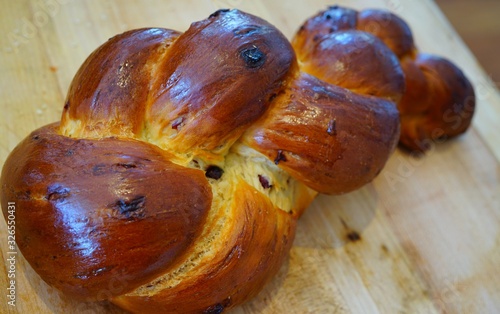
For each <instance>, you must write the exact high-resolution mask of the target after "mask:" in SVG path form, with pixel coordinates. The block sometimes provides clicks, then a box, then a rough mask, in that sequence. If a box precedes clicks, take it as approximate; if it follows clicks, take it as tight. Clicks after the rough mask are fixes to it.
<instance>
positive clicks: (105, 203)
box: [1, 10, 403, 313]
mask: <svg viewBox="0 0 500 314" xmlns="http://www.w3.org/2000/svg"><path fill="white" fill-rule="evenodd" d="M372 44H373V47H372V46H371V45H372ZM369 47H371V48H370V49H371V50H370V51H371V52H372V53H373V56H374V57H376V60H377V62H379V63H380V64H382V65H384V68H383V69H382V70H381V71H383V74H384V75H386V76H385V78H386V80H385V81H384V82H383V84H384V85H383V86H384V90H386V91H387V95H395V94H397V93H400V92H402V91H401V90H400V89H401V86H403V84H402V80H403V76H402V71H401V68H400V67H399V63H398V62H395V61H394V60H393V59H394V57H393V55H392V53H391V52H390V51H388V49H386V48H385V46H383V45H381V44H380V43H377V42H375V43H370V46H369ZM381 84H382V83H381ZM353 89H354V90H356V88H353ZM384 95H385V94H384ZM377 96H378V95H377ZM380 96H382V95H380ZM387 98H388V99H391V97H387ZM393 98H397V97H396V96H393ZM388 99H384V98H382V97H374V96H363V95H361V94H358V93H356V92H353V91H350V90H348V89H345V88H342V87H338V86H335V85H332V84H329V83H326V82H324V81H321V80H319V79H317V78H315V77H313V76H311V75H309V74H305V73H303V72H301V71H300V69H299V66H298V63H297V60H296V57H295V54H294V51H293V49H292V47H291V45H290V43H289V42H288V41H287V39H286V38H285V37H284V36H283V35H282V34H281V33H280V32H279V31H278V30H277V29H276V28H274V27H273V26H272V25H270V24H269V23H267V22H265V21H263V20H262V19H260V18H258V17H255V16H252V15H249V14H245V13H243V12H240V11H237V10H231V11H229V10H221V11H217V12H215V13H214V14H212V15H211V16H210V17H209V18H208V19H206V20H202V21H200V22H196V23H193V24H192V25H191V27H190V28H189V29H188V30H187V31H186V32H185V33H179V32H176V31H172V30H167V29H159V28H148V29H138V30H132V31H129V32H126V33H124V34H121V35H118V36H116V37H113V38H111V39H110V40H109V41H107V42H106V43H105V44H103V45H102V46H101V47H99V48H98V49H97V50H95V51H94V52H93V53H92V54H91V55H90V56H89V57H88V59H87V60H86V61H85V62H84V63H83V65H82V66H81V68H80V69H79V71H78V72H77V74H76V75H75V77H74V79H73V81H72V83H71V86H70V88H69V92H68V96H67V100H66V103H65V105H64V110H63V114H62V119H61V122H59V123H54V124H51V125H48V126H45V127H42V128H40V129H38V130H36V131H34V132H33V133H32V134H31V135H29V136H28V137H27V138H26V139H25V140H24V141H22V142H21V143H20V144H19V145H18V146H17V147H16V148H15V149H14V151H13V152H12V153H11V154H10V156H9V157H8V159H7V161H6V163H5V165H4V168H3V172H2V177H1V201H2V204H3V205H5V204H6V203H7V201H13V200H15V201H16V202H17V207H18V209H17V217H16V218H17V225H16V228H17V229H16V230H17V235H18V237H17V242H18V246H19V248H20V250H21V251H22V253H23V255H24V257H25V258H26V259H27V260H28V262H29V263H30V264H31V266H32V267H33V268H34V270H35V271H36V272H37V273H38V274H39V275H40V276H41V277H42V279H43V280H45V281H46V282H47V283H48V284H49V285H51V286H54V287H55V288H57V289H60V290H61V291H63V292H64V293H66V294H68V295H70V296H72V297H75V298H79V299H84V300H104V299H109V300H111V302H113V303H115V304H117V305H119V306H121V307H123V308H125V309H127V310H129V311H131V312H141V313H145V312H146V313H147V312H151V313H159V312H173V313H191V312H195V313H197V312H203V311H205V312H206V313H220V312H221V311H222V310H223V309H224V308H230V307H233V306H236V305H238V304H240V303H242V302H244V301H246V300H248V299H249V298H251V297H252V296H254V295H255V294H256V293H257V292H259V291H260V289H261V288H262V286H263V285H264V284H265V282H266V281H267V280H269V279H270V278H271V277H272V276H273V275H274V274H275V273H276V272H277V271H278V269H279V267H280V265H281V264H282V262H283V260H284V258H285V257H286V255H287V253H288V251H289V249H290V246H291V244H292V241H293V238H294V234H295V226H296V221H297V219H298V217H299V216H300V215H301V213H302V211H303V210H304V209H305V208H306V207H307V206H308V205H309V204H310V202H311V201H312V200H313V199H314V197H315V196H316V194H317V192H323V193H330V194H335V193H344V192H348V191H351V190H353V189H356V188H358V187H360V186H362V185H363V184H365V183H367V182H369V181H370V180H372V179H373V178H374V177H375V176H376V175H377V174H378V172H380V170H381V169H382V167H383V166H384V164H385V162H386V160H387V159H388V157H389V155H390V154H391V152H392V151H393V149H394V147H395V145H396V143H397V139H398V137H399V115H398V111H397V109H396V107H395V104H394V103H393V102H392V101H390V100H388ZM4 215H6V208H5V207H4Z"/></svg>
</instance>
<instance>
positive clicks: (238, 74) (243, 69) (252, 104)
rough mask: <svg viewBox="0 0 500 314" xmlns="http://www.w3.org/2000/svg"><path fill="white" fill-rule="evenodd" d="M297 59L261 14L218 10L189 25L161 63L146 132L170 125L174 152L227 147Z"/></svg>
mask: <svg viewBox="0 0 500 314" xmlns="http://www.w3.org/2000/svg"><path fill="white" fill-rule="evenodd" d="M207 52H210V54H207ZM214 56H215V57H214ZM295 62H296V61H295V55H294V53H293V49H292V48H291V46H290V43H289V42H288V40H287V39H286V38H285V37H284V36H283V34H281V33H280V32H279V31H278V30H277V29H276V28H274V27H273V26H272V25H270V24H269V23H267V22H265V21H264V20H262V19H260V18H258V17H255V16H252V15H249V14H241V13H240V12H239V11H236V10H231V11H226V10H221V11H218V12H217V13H216V14H212V15H211V16H210V17H209V18H208V19H206V20H203V21H200V22H196V23H193V24H192V25H191V27H190V28H189V29H188V30H187V31H186V32H185V33H184V34H182V35H181V36H180V37H179V39H178V40H177V41H176V42H175V43H174V45H173V46H172V47H171V49H169V51H168V53H167V54H166V56H165V58H164V61H163V62H162V63H160V65H159V69H158V74H159V75H158V76H157V77H156V79H155V81H154V82H153V86H152V95H153V100H152V105H151V108H149V110H148V112H147V116H146V119H147V121H148V122H149V126H150V127H149V128H150V130H149V132H150V133H151V134H150V136H151V137H153V138H158V137H161V136H162V134H165V133H167V134H168V132H172V129H175V130H176V132H175V136H173V137H172V138H171V140H170V142H169V146H171V147H173V149H174V150H176V151H194V152H195V153H198V154H200V151H209V152H210V151H216V152H217V153H219V154H220V153H221V152H224V151H227V149H228V148H229V147H230V146H231V145H232V144H233V143H234V142H235V141H236V140H237V139H238V137H239V136H240V135H241V134H242V133H243V131H244V129H245V127H247V126H248V125H249V124H250V123H252V122H254V121H255V120H257V119H258V118H259V117H260V116H261V115H262V114H263V113H264V111H265V110H266V109H267V107H268V105H269V99H270V98H271V96H272V95H273V94H276V93H278V92H279V90H280V89H282V86H283V85H284V83H285V79H286V78H287V76H288V75H289V72H290V71H291V70H292V69H294V67H293V64H294V63H295ZM187 91H189V92H187ZM200 139H203V140H202V141H200Z"/></svg>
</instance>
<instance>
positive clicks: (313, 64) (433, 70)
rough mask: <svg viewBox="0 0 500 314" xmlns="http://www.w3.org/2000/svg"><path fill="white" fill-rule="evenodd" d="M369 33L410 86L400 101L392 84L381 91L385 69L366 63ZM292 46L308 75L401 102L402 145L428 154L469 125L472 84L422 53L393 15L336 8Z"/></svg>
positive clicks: (314, 22)
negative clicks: (386, 50) (363, 40)
mask: <svg viewBox="0 0 500 314" xmlns="http://www.w3.org/2000/svg"><path fill="white" fill-rule="evenodd" d="M367 33H369V34H372V35H373V36H375V37H377V38H378V39H380V41H381V42H383V43H384V44H385V45H386V46H387V47H388V48H389V49H390V50H392V51H393V52H394V54H395V55H396V57H397V59H398V60H399V62H400V64H401V67H402V69H403V72H404V77H405V83H404V84H405V87H406V88H405V92H404V94H403V97H402V98H401V99H400V100H398V99H397V98H395V97H394V96H393V94H392V92H391V88H390V87H391V86H382V88H378V86H380V82H379V81H380V80H385V79H386V78H384V77H381V75H383V72H381V73H379V72H378V71H377V69H380V68H382V67H383V66H385V65H383V64H382V63H381V62H376V63H370V64H368V63H367V62H363V61H362V58H364V55H366V54H372V53H371V51H370V49H368V50H367V49H366V47H365V46H366V45H365V44H363V43H360V42H359V38H360V37H368V36H369V35H368V34H367ZM367 40H371V41H375V39H373V38H370V39H367ZM333 43H335V44H333ZM292 45H293V48H294V49H295V51H296V53H297V57H298V59H299V61H300V62H301V64H302V66H301V69H302V70H303V71H304V72H306V73H310V74H312V75H314V76H316V77H318V78H319V79H321V80H325V81H326V82H329V83H332V84H336V85H339V86H343V87H347V88H351V87H354V88H356V89H357V90H358V91H359V92H361V93H364V94H369V95H377V96H381V97H389V98H391V99H393V100H396V101H398V109H399V111H400V113H401V138H400V143H401V144H402V145H403V146H405V147H407V148H409V149H411V150H416V151H424V150H426V149H428V148H430V147H431V144H432V141H434V140H438V139H439V140H442V139H446V138H451V137H454V136H457V135H459V134H462V133H463V132H465V130H467V128H468V127H469V125H470V123H471V120H472V116H473V113H474V109H475V95H474V89H473V87H472V85H471V83H470V82H469V80H468V79H467V78H466V77H465V75H464V74H463V72H462V71H461V70H460V69H459V68H458V67H457V66H455V65H454V64H453V63H451V62H450V61H448V60H446V59H445V58H442V57H439V56H434V55H429V54H422V53H419V52H418V50H417V49H416V48H415V45H414V42H413V36H412V33H411V30H410V28H409V26H408V24H406V22H405V21H403V20H402V19H401V18H400V17H398V16H397V15H395V14H393V13H390V12H388V11H385V10H375V9H372V10H363V11H360V12H358V11H355V10H352V9H348V8H343V7H339V6H332V7H329V8H328V9H327V10H324V11H321V12H319V13H318V14H317V15H315V16H313V17H311V18H309V19H308V20H307V21H306V22H305V23H304V24H303V25H302V26H301V27H300V29H299V30H298V32H297V33H296V34H295V37H294V38H293V40H292ZM390 62H395V60H394V59H391V60H390ZM386 73H389V75H390V73H391V72H386ZM386 75H387V74H386ZM346 77H349V78H350V77H352V78H353V79H352V80H350V79H345V78H346ZM388 80H389V81H393V80H392V79H391V78H388ZM361 82H362V83H361ZM370 82H372V84H373V85H370Z"/></svg>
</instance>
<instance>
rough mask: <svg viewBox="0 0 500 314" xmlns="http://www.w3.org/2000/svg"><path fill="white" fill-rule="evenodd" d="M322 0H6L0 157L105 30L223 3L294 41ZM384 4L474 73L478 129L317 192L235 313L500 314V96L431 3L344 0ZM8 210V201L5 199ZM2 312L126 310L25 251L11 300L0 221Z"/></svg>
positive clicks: (158, 22) (50, 104) (172, 20)
mask: <svg viewBox="0 0 500 314" xmlns="http://www.w3.org/2000/svg"><path fill="white" fill-rule="evenodd" d="M331 4H334V3H331V2H328V1H319V0H318V1H286V2H285V1H264V0H260V1H242V0H205V1H164V0H162V1H160V0H158V1H131V0H130V1H97V0H96V1H90V0H89V1H77V0H39V1H35V0H33V1H27V0H23V1H2V9H1V10H0V49H1V51H0V69H1V71H2V74H1V76H0V99H1V100H0V103H1V109H2V110H1V115H0V130H1V134H0V136H1V141H0V164H2V165H3V162H4V161H5V159H6V158H7V155H8V154H9V152H10V151H11V150H12V149H13V148H14V147H15V145H17V143H18V142H19V141H21V140H22V139H23V138H24V137H25V136H26V135H28V134H29V133H30V132H31V131H32V130H33V129H35V128H38V127H40V126H42V125H45V124H48V123H50V122H54V121H57V120H59V118H60V115H61V111H62V108H63V100H64V98H65V94H66V91H67V89H68V86H69V83H70V81H71V79H72V77H73V75H74V73H75V72H76V70H77V69H78V67H79V66H80V64H81V63H82V62H83V61H84V59H85V58H86V57H87V56H88V55H89V53H90V52H91V51H92V50H93V49H95V48H96V47H97V46H99V45H100V44H102V43H103V42H104V41H106V40H107V39H108V38H109V37H111V36H113V35H115V34H117V33H121V32H123V31H125V30H129V29H132V28H138V27H151V26H159V27H165V28H173V29H176V30H179V31H184V30H186V29H187V28H188V27H189V25H190V23H191V22H194V21H197V20H200V19H204V18H206V17H207V16H208V15H209V14H210V13H212V12H213V11H215V10H216V9H219V8H224V7H237V8H239V9H241V10H244V11H247V12H249V13H252V14H256V15H259V16H261V17H262V18H264V19H266V20H268V21H269V22H271V23H272V24H274V25H275V26H276V27H278V28H279V29H280V30H281V31H282V32H283V33H284V34H285V35H286V36H287V37H288V38H291V37H292V35H293V33H294V32H295V31H296V29H297V28H298V27H299V26H300V24H301V23H302V22H303V21H304V20H305V19H306V18H307V17H309V16H311V15H313V14H315V13H316V12H317V11H319V10H322V9H324V8H325V7H326V6H327V5H331ZM336 4H340V5H346V6H351V7H354V8H358V9H362V8H366V7H382V8H388V9H390V10H392V11H394V12H395V13H397V14H399V15H401V16H402V17H403V18H405V19H406V20H407V22H408V23H409V24H410V26H411V28H412V29H413V32H414V35H415V40H416V43H417V45H418V47H419V48H420V49H421V50H422V51H426V52H430V53H436V54H440V55H443V56H446V57H448V58H449V59H451V60H453V61H454V62H456V63H457V64H458V65H459V66H460V67H462V69H463V70H464V72H465V73H466V74H467V75H468V76H469V78H470V79H471V81H472V82H473V84H474V86H475V89H476V94H477V99H478V105H477V107H478V110H477V114H476V116H475V117H474V120H473V126H472V128H471V129H470V130H469V131H468V132H467V133H466V134H465V135H463V136H461V137H459V138H458V139H456V140H453V141H450V142H447V143H436V145H434V146H433V147H432V149H431V150H430V151H429V152H428V153H427V154H426V156H425V157H423V158H416V157H413V156H410V155H408V154H406V153H404V152H402V151H400V150H397V151H396V152H395V154H394V155H393V156H392V157H391V159H390V160H389V163H388V165H387V167H386V168H385V169H384V171H383V172H382V173H381V174H380V175H379V177H378V178H377V179H376V180H375V181H374V182H373V183H372V184H369V185H368V186H366V187H364V188H362V189H361V190H359V191H356V192H354V193H350V194H347V195H343V196H337V197H332V196H320V197H319V198H318V199H317V200H316V201H315V202H314V204H313V205H312V206H311V208H309V210H308V211H307V212H306V213H305V215H304V216H303V217H302V218H301V221H300V222H299V226H298V232H297V237H296V239H295V242H294V246H293V248H292V251H291V253H290V258H289V260H288V261H287V262H286V263H285V265H283V267H282V268H281V270H280V272H279V274H278V275H277V276H276V277H275V278H274V279H273V280H272V282H271V283H270V284H268V285H267V286H266V287H265V289H264V290H263V291H262V292H261V293H260V294H259V295H258V296H257V297H256V298H255V299H254V300H253V301H251V302H250V303H247V304H245V305H243V306H241V307H239V308H237V309H235V310H233V313H239V314H240V313H499V312H500V185H499V181H500V167H499V160H500V97H499V95H498V93H497V91H496V90H495V88H494V87H493V85H492V83H491V82H490V80H489V79H488V76H487V75H485V73H484V72H483V70H482V69H481V68H480V66H479V65H478V64H477V62H476V60H475V58H474V56H473V55H472V54H471V53H470V52H469V50H468V49H467V48H466V47H465V45H464V44H463V42H462V41H461V40H460V38H459V37H458V36H457V35H456V33H455V31H454V30H453V29H452V28H451V26H450V24H449V23H448V22H447V21H446V19H445V18H444V16H443V15H442V13H441V12H440V11H439V10H438V9H437V6H436V5H435V4H434V2H432V1H430V0H426V1H411V0H385V1H382V0H378V1H368V0H364V1H337V3H336ZM2 206H6V204H2ZM0 247H1V252H2V253H1V259H2V262H1V263H0V265H1V267H2V268H1V269H0V274H1V275H0V288H1V291H3V292H2V293H0V312H1V313H122V311H121V310H120V309H118V308H117V307H115V306H113V305H111V304H108V303H105V302H104V303H97V304H94V303H78V302H75V301H72V300H70V299H68V298H66V297H65V296H63V295H61V294H60V293H59V292H57V291H55V290H54V289H52V288H50V287H49V286H47V285H46V284H45V283H44V282H43V281H41V280H40V278H39V277H38V276H37V275H36V274H35V273H34V271H33V270H32V269H31V268H30V266H29V265H28V264H27V263H26V261H25V260H24V259H23V257H22V255H21V254H20V253H19V254H17V255H16V264H15V269H16V284H15V287H16V297H17V299H16V301H17V302H16V306H15V307H13V306H9V305H8V304H7V301H8V298H7V293H8V290H7V289H8V288H9V280H10V279H9V278H8V277H7V274H8V270H9V261H8V260H7V259H8V258H9V256H11V254H9V253H8V252H9V251H10V250H9V248H8V245H7V229H6V223H5V221H4V220H3V219H1V222H0Z"/></svg>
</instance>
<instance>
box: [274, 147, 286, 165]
mask: <svg viewBox="0 0 500 314" xmlns="http://www.w3.org/2000/svg"><path fill="white" fill-rule="evenodd" d="M281 161H286V157H285V155H284V154H283V151H282V150H281V149H279V150H278V155H276V158H274V164H275V165H277V164H279V163H280V162H281Z"/></svg>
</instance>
